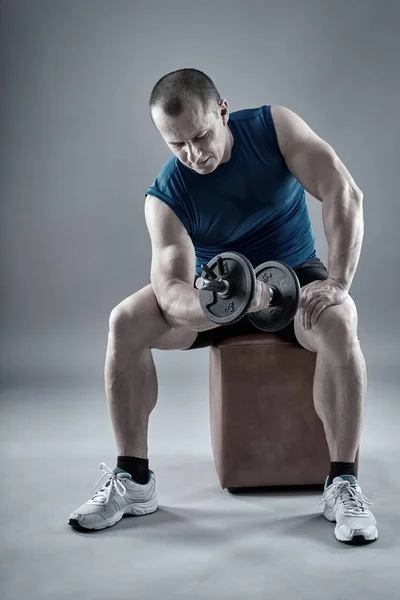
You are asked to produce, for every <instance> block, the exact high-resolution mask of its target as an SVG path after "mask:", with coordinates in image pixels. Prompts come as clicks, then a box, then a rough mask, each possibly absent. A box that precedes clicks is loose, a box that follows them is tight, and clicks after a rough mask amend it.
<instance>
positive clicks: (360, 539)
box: [323, 508, 378, 546]
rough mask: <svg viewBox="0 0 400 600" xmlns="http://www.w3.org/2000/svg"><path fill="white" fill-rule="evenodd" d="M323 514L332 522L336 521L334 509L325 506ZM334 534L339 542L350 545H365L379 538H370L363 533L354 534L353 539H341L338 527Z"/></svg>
mask: <svg viewBox="0 0 400 600" xmlns="http://www.w3.org/2000/svg"><path fill="white" fill-rule="evenodd" d="M323 515H324V517H325V519H327V520H328V521H330V522H331V523H336V518H335V513H334V511H332V510H329V509H326V508H325V510H324V512H323ZM334 535H335V538H336V539H337V541H338V542H340V543H341V544H348V545H350V546H364V545H366V544H372V542H375V541H376V540H377V539H378V536H376V537H375V538H373V539H371V540H370V539H368V538H365V537H364V536H363V535H354V536H353V537H352V538H351V540H346V539H341V538H340V537H338V535H337V532H336V527H335V531H334Z"/></svg>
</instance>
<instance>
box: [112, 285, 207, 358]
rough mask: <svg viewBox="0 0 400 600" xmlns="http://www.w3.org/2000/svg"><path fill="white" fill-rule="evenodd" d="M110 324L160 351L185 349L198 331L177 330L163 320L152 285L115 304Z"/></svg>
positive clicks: (127, 335)
mask: <svg viewBox="0 0 400 600" xmlns="http://www.w3.org/2000/svg"><path fill="white" fill-rule="evenodd" d="M110 327H111V328H112V329H113V330H114V332H115V333H116V334H117V335H120V336H123V337H124V338H125V337H128V338H130V336H131V337H132V342H134V341H135V343H136V342H137V343H139V344H141V345H142V344H144V345H147V346H149V347H150V348H155V349H158V350H181V349H182V350H184V349H186V348H188V347H189V346H190V345H191V344H192V343H193V341H194V340H195V339H196V336H197V332H196V331H191V330H186V329H174V328H173V327H171V326H170V325H169V323H167V321H166V320H165V319H164V316H163V313H162V310H161V309H160V307H159V304H158V301H157V298H156V295H155V293H154V290H153V286H152V285H151V284H149V285H147V286H145V287H144V288H142V289H140V290H138V291H137V292H136V293H134V294H132V295H131V296H128V298H125V300H123V301H122V302H120V303H119V304H118V306H116V307H115V308H114V309H113V311H112V313H111V317H110Z"/></svg>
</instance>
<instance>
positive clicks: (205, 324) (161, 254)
mask: <svg viewBox="0 0 400 600" xmlns="http://www.w3.org/2000/svg"><path fill="white" fill-rule="evenodd" d="M145 219H146V224H147V228H148V230H149V234H150V239H151V246H152V259H151V270H150V281H151V284H152V287H153V290H154V293H155V295H156V298H157V301H158V305H159V307H160V310H161V311H162V313H163V316H164V318H165V320H166V321H167V323H169V325H171V327H174V328H176V329H179V328H182V329H189V330H192V331H199V332H200V331H206V330H208V329H214V328H216V327H218V326H219V325H218V324H216V323H213V322H212V321H210V320H209V319H208V318H207V317H206V316H205V315H204V313H203V311H202V308H201V306H200V300H199V290H197V288H195V287H194V280H195V276H196V256H195V251H194V247H193V243H192V240H191V239H190V237H189V235H188V233H187V231H186V229H185V227H184V226H183V224H182V222H181V221H180V220H179V219H178V217H177V216H176V214H175V213H174V212H173V210H172V209H171V208H170V207H169V206H168V205H167V204H165V203H164V202H162V201H161V200H159V199H158V198H156V197H155V196H150V195H148V196H147V197H146V202H145Z"/></svg>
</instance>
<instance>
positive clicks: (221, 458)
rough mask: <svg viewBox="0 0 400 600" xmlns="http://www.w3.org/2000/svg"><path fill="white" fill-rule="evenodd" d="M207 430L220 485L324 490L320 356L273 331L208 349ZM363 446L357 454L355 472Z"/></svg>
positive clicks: (327, 460)
mask: <svg viewBox="0 0 400 600" xmlns="http://www.w3.org/2000/svg"><path fill="white" fill-rule="evenodd" d="M209 352H210V354H209V356H210V368H209V386H210V427H211V443H212V450H213V454H214V460H215V466H216V470H217V474H218V477H219V480H220V482H221V486H222V487H223V488H228V489H229V488H232V490H233V489H234V488H241V487H259V486H285V485H319V484H320V485H323V484H324V481H325V478H326V477H327V475H328V474H329V467H330V457H329V452H328V446H327V443H326V438H325V433H324V428H323V424H322V421H321V420H320V418H319V417H318V415H317V413H316V411H315V408H314V402H313V377H314V370H315V362H316V356H317V355H316V354H315V353H314V352H309V351H308V350H305V349H304V348H302V347H301V346H299V345H297V344H294V343H292V342H288V341H285V340H283V339H281V338H279V337H278V336H277V335H274V334H271V333H263V332H260V333H257V334H248V335H241V336H237V337H233V338H229V339H227V340H225V341H223V342H222V343H220V344H219V345H217V346H210V351H209ZM358 462H359V449H358V451H357V455H356V472H357V471H358Z"/></svg>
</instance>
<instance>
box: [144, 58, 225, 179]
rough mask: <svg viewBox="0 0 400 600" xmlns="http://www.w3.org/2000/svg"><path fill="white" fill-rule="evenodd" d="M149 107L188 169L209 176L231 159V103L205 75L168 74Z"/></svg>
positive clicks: (185, 71)
mask: <svg viewBox="0 0 400 600" xmlns="http://www.w3.org/2000/svg"><path fill="white" fill-rule="evenodd" d="M149 104H150V114H151V118H152V121H153V123H154V125H155V127H156V128H157V130H158V131H159V132H160V134H161V136H162V137H163V139H164V141H165V142H166V144H167V145H168V147H169V148H170V149H171V151H172V152H173V153H174V154H175V156H176V157H177V158H178V159H179V160H180V162H181V163H183V164H184V165H185V166H187V167H189V168H190V169H193V170H194V171H196V172H197V173H199V174H207V173H211V171H214V170H215V169H216V168H217V167H218V166H219V165H220V164H222V163H224V162H226V161H227V160H229V158H230V153H231V149H232V144H233V137H232V134H231V132H230V129H229V127H228V120H229V106H228V102H227V101H226V100H224V99H222V98H221V97H220V95H219V92H218V90H217V88H216V87H215V85H214V83H213V82H212V80H211V79H210V78H209V77H208V76H207V75H205V73H203V72H202V71H197V70H196V69H180V70H179V71H173V72H172V73H168V75H165V76H164V77H163V78H162V79H160V80H159V81H158V83H157V84H156V85H155V87H154V88H153V91H152V93H151V96H150V102H149ZM204 161H207V162H206V163H205V164H204V165H202V164H200V163H202V162H204Z"/></svg>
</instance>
